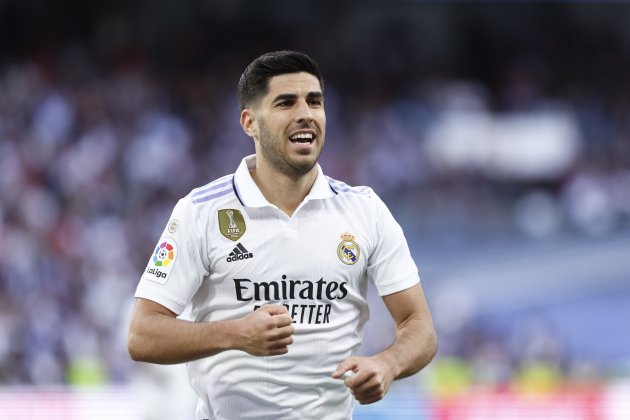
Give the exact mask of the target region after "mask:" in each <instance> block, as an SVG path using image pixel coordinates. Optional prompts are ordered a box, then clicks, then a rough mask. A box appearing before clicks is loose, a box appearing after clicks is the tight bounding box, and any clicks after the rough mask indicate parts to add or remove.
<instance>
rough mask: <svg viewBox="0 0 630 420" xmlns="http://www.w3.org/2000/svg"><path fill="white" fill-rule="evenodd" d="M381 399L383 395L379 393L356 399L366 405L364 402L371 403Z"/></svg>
mask: <svg viewBox="0 0 630 420" xmlns="http://www.w3.org/2000/svg"><path fill="white" fill-rule="evenodd" d="M382 399H383V397H382V396H380V395H371V396H369V397H365V398H361V399H360V400H357V401H359V404H361V405H366V404H373V403H375V402H377V401H380V400H382Z"/></svg>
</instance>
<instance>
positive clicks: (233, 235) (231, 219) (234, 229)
mask: <svg viewBox="0 0 630 420" xmlns="http://www.w3.org/2000/svg"><path fill="white" fill-rule="evenodd" d="M219 229H220V230H221V234H222V235H223V236H225V237H226V238H228V239H231V240H232V241H236V240H238V238H240V237H241V236H243V234H244V233H245V219H244V218H243V215H242V214H241V212H240V211H239V210H236V209H221V210H219Z"/></svg>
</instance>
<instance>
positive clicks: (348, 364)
mask: <svg viewBox="0 0 630 420" xmlns="http://www.w3.org/2000/svg"><path fill="white" fill-rule="evenodd" d="M355 369H356V360H355V359H354V358H352V357H351V358H349V359H346V360H344V361H343V362H341V363H339V366H337V369H335V371H334V372H333V374H332V377H333V378H335V379H339V378H341V377H342V376H343V374H344V373H346V372H347V371H350V370H351V371H354V370H355Z"/></svg>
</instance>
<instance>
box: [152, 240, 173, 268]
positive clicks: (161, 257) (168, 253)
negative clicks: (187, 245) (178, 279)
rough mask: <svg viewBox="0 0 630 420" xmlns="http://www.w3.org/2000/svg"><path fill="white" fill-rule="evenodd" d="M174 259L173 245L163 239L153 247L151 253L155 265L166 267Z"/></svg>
mask: <svg viewBox="0 0 630 420" xmlns="http://www.w3.org/2000/svg"><path fill="white" fill-rule="evenodd" d="M174 259H175V247H174V246H173V245H171V244H170V243H168V241H164V242H162V243H161V244H159V245H158V246H157V248H155V252H154V253H153V264H155V266H156V267H166V266H168V265H169V264H170V263H172V262H173V260H174Z"/></svg>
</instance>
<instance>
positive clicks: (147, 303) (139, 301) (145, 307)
mask: <svg viewBox="0 0 630 420" xmlns="http://www.w3.org/2000/svg"><path fill="white" fill-rule="evenodd" d="M151 315H166V316H168V317H170V318H176V317H177V314H176V313H175V312H173V311H171V310H170V309H168V308H167V307H166V306H164V305H160V304H159V303H157V302H154V301H152V300H149V299H143V298H136V304H135V306H134V308H133V313H132V314H131V329H133V327H134V325H135V324H136V323H137V322H138V321H141V320H142V319H144V318H145V317H148V316H151Z"/></svg>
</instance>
